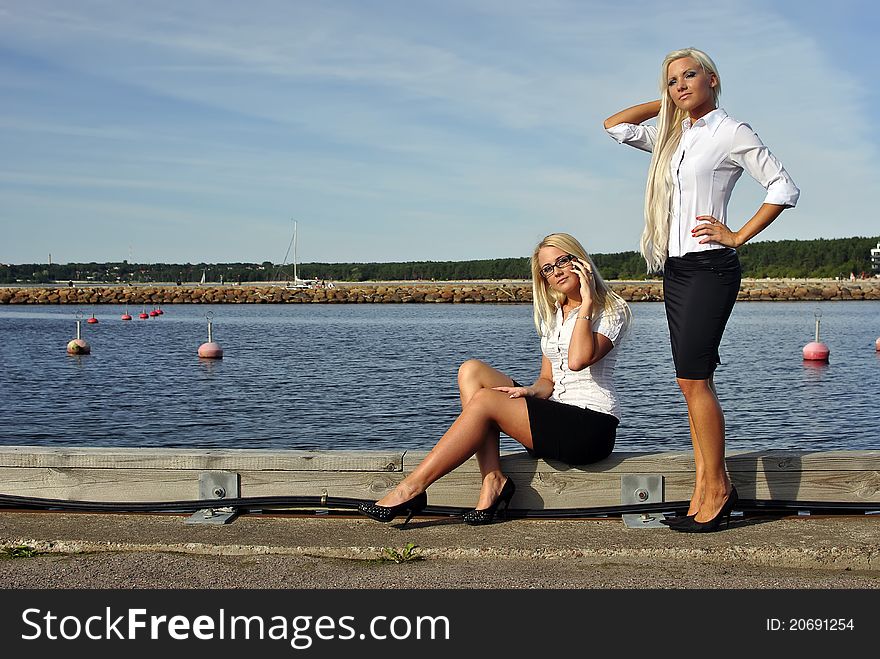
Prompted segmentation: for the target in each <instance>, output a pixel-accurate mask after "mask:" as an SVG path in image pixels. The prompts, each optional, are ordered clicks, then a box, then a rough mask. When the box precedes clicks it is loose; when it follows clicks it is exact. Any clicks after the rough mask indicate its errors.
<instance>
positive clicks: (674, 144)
mask: <svg viewBox="0 0 880 659" xmlns="http://www.w3.org/2000/svg"><path fill="white" fill-rule="evenodd" d="M683 57H692V58H694V59H695V60H696V61H697V62H699V64H700V66H701V67H703V70H704V71H705V72H706V73H714V74H715V78H716V80H717V84H716V85H715V87H714V88H713V90H712V91H713V95H714V99H715V107H718V100H719V98H720V96H721V76H720V75H719V74H718V67H717V66H715V62H713V61H712V58H711V57H709V56H708V55H707V54H706V53H704V52H703V51H702V50H697V49H696V48H682V49H680V50H673V51H672V52H671V53H669V54H668V55H666V57H664V58H663V64H662V65H661V67H660V113H659V114H658V115H657V140H656V142H655V144H654V151H653V153H652V155H651V165H650V167H649V168H648V182H647V185H646V187H645V229H644V231H643V232H642V239H641V242H640V244H639V248H640V251H641V253H642V256H644V257H645V263H646V264H647V266H648V272H660V271H661V270H662V269H663V265H664V263H666V256H667V254H668V244H669V218H670V212H671V204H670V201H671V197H672V175H671V173H670V171H669V161H670V160H671V159H672V154H673V153H674V152H675V150H676V149H677V148H678V143H679V142H680V141H681V123H682V122H683V121H684V120H685V119H686V118H687V113H686V112H684V111H683V110H680V109H678V108H677V107H676V105H675V103H673V102H672V99H671V98H670V96H669V89H668V86H667V78H666V75H667V74H666V70H667V67H668V66H669V63H670V62H674V61H675V60H677V59H681V58H683Z"/></svg>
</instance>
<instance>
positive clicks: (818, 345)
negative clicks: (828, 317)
mask: <svg viewBox="0 0 880 659" xmlns="http://www.w3.org/2000/svg"><path fill="white" fill-rule="evenodd" d="M815 316H816V337H815V339H814V340H813V341H810V342H809V343H808V344H807V345H805V346H804V351H803V352H804V360H806V361H815V362H827V361H828V355H829V354H831V351H830V350H829V349H828V346H827V345H825V344H824V343H822V342H821V341H820V340H819V323H820V321H819V319H820V318H821V317H822V312H821V311H819V310H818V309H816V313H815Z"/></svg>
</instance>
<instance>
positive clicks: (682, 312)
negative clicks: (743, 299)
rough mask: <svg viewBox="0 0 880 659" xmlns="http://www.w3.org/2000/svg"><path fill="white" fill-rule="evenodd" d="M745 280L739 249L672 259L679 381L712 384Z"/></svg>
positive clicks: (668, 285) (669, 302)
mask: <svg viewBox="0 0 880 659" xmlns="http://www.w3.org/2000/svg"><path fill="white" fill-rule="evenodd" d="M741 279H742V269H741V267H740V263H739V256H737V254H736V250H733V249H727V248H725V249H712V250H707V251H705V252H690V253H688V254H685V255H684V256H681V257H669V258H668V259H666V266H665V267H664V269H663V299H664V301H665V305H666V320H667V322H668V323H669V339H670V342H671V343H672V360H673V361H674V362H675V375H676V377H678V378H682V379H684V380H706V379H708V378H709V377H711V376H712V373H714V372H715V367H716V366H717V365H718V364H720V363H721V358H720V356H719V354H718V346H719V345H720V344H721V335H722V334H724V327H725V325H726V324H727V319H728V318H730V312H731V311H732V310H733V305H734V303H735V302H736V295H737V293H738V292H739V284H740V280H741Z"/></svg>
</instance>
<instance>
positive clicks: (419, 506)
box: [357, 492, 428, 527]
mask: <svg viewBox="0 0 880 659" xmlns="http://www.w3.org/2000/svg"><path fill="white" fill-rule="evenodd" d="M427 507H428V493H427V492H422V493H421V494H417V495H415V496H414V497H413V498H412V499H409V500H408V501H404V502H403V503H399V504H397V505H396V506H380V505H377V504H375V503H359V504H358V507H357V508H358V511H359V512H361V513H363V514H364V515H366V516H367V517H369V518H370V519H375V520H376V521H377V522H385V523H387V522H390V521H391V520H393V519H394V518H395V517H397V516H398V515H402V514H403V513H404V512H406V513H407V516H406V520H405V521H404V522H403V524H402V525H401V526H402V527H403V526H406V524H407V522H409V520H410V519H412V516H413V515H415V514H416V513H420V512H422V511H423V510H424V509H425V508H427Z"/></svg>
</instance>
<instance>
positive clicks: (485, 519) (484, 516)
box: [462, 477, 516, 526]
mask: <svg viewBox="0 0 880 659" xmlns="http://www.w3.org/2000/svg"><path fill="white" fill-rule="evenodd" d="M514 492H516V484H515V483H514V482H513V481H512V480H510V478H509V477H508V479H507V480H506V481H505V482H504V487H502V488H501V492H500V493H499V494H498V498H497V499H495V501H494V502H493V503H492V505H491V506H489V507H488V508H483V509H482V510H478V509H477V508H474V509H473V510H469V511H467V512H466V513H465V514H464V515H462V520H464V523H465V524H470V525H471V526H481V525H483V524H491V523H492V521H493V520H494V519H495V515H496V513H497V514H498V516H499V517H501V516H502V515H503V516H505V517H506V516H507V509H508V508H510V500H511V499H512V498H513V493H514ZM502 505H503V506H504V508H501V506H502Z"/></svg>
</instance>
